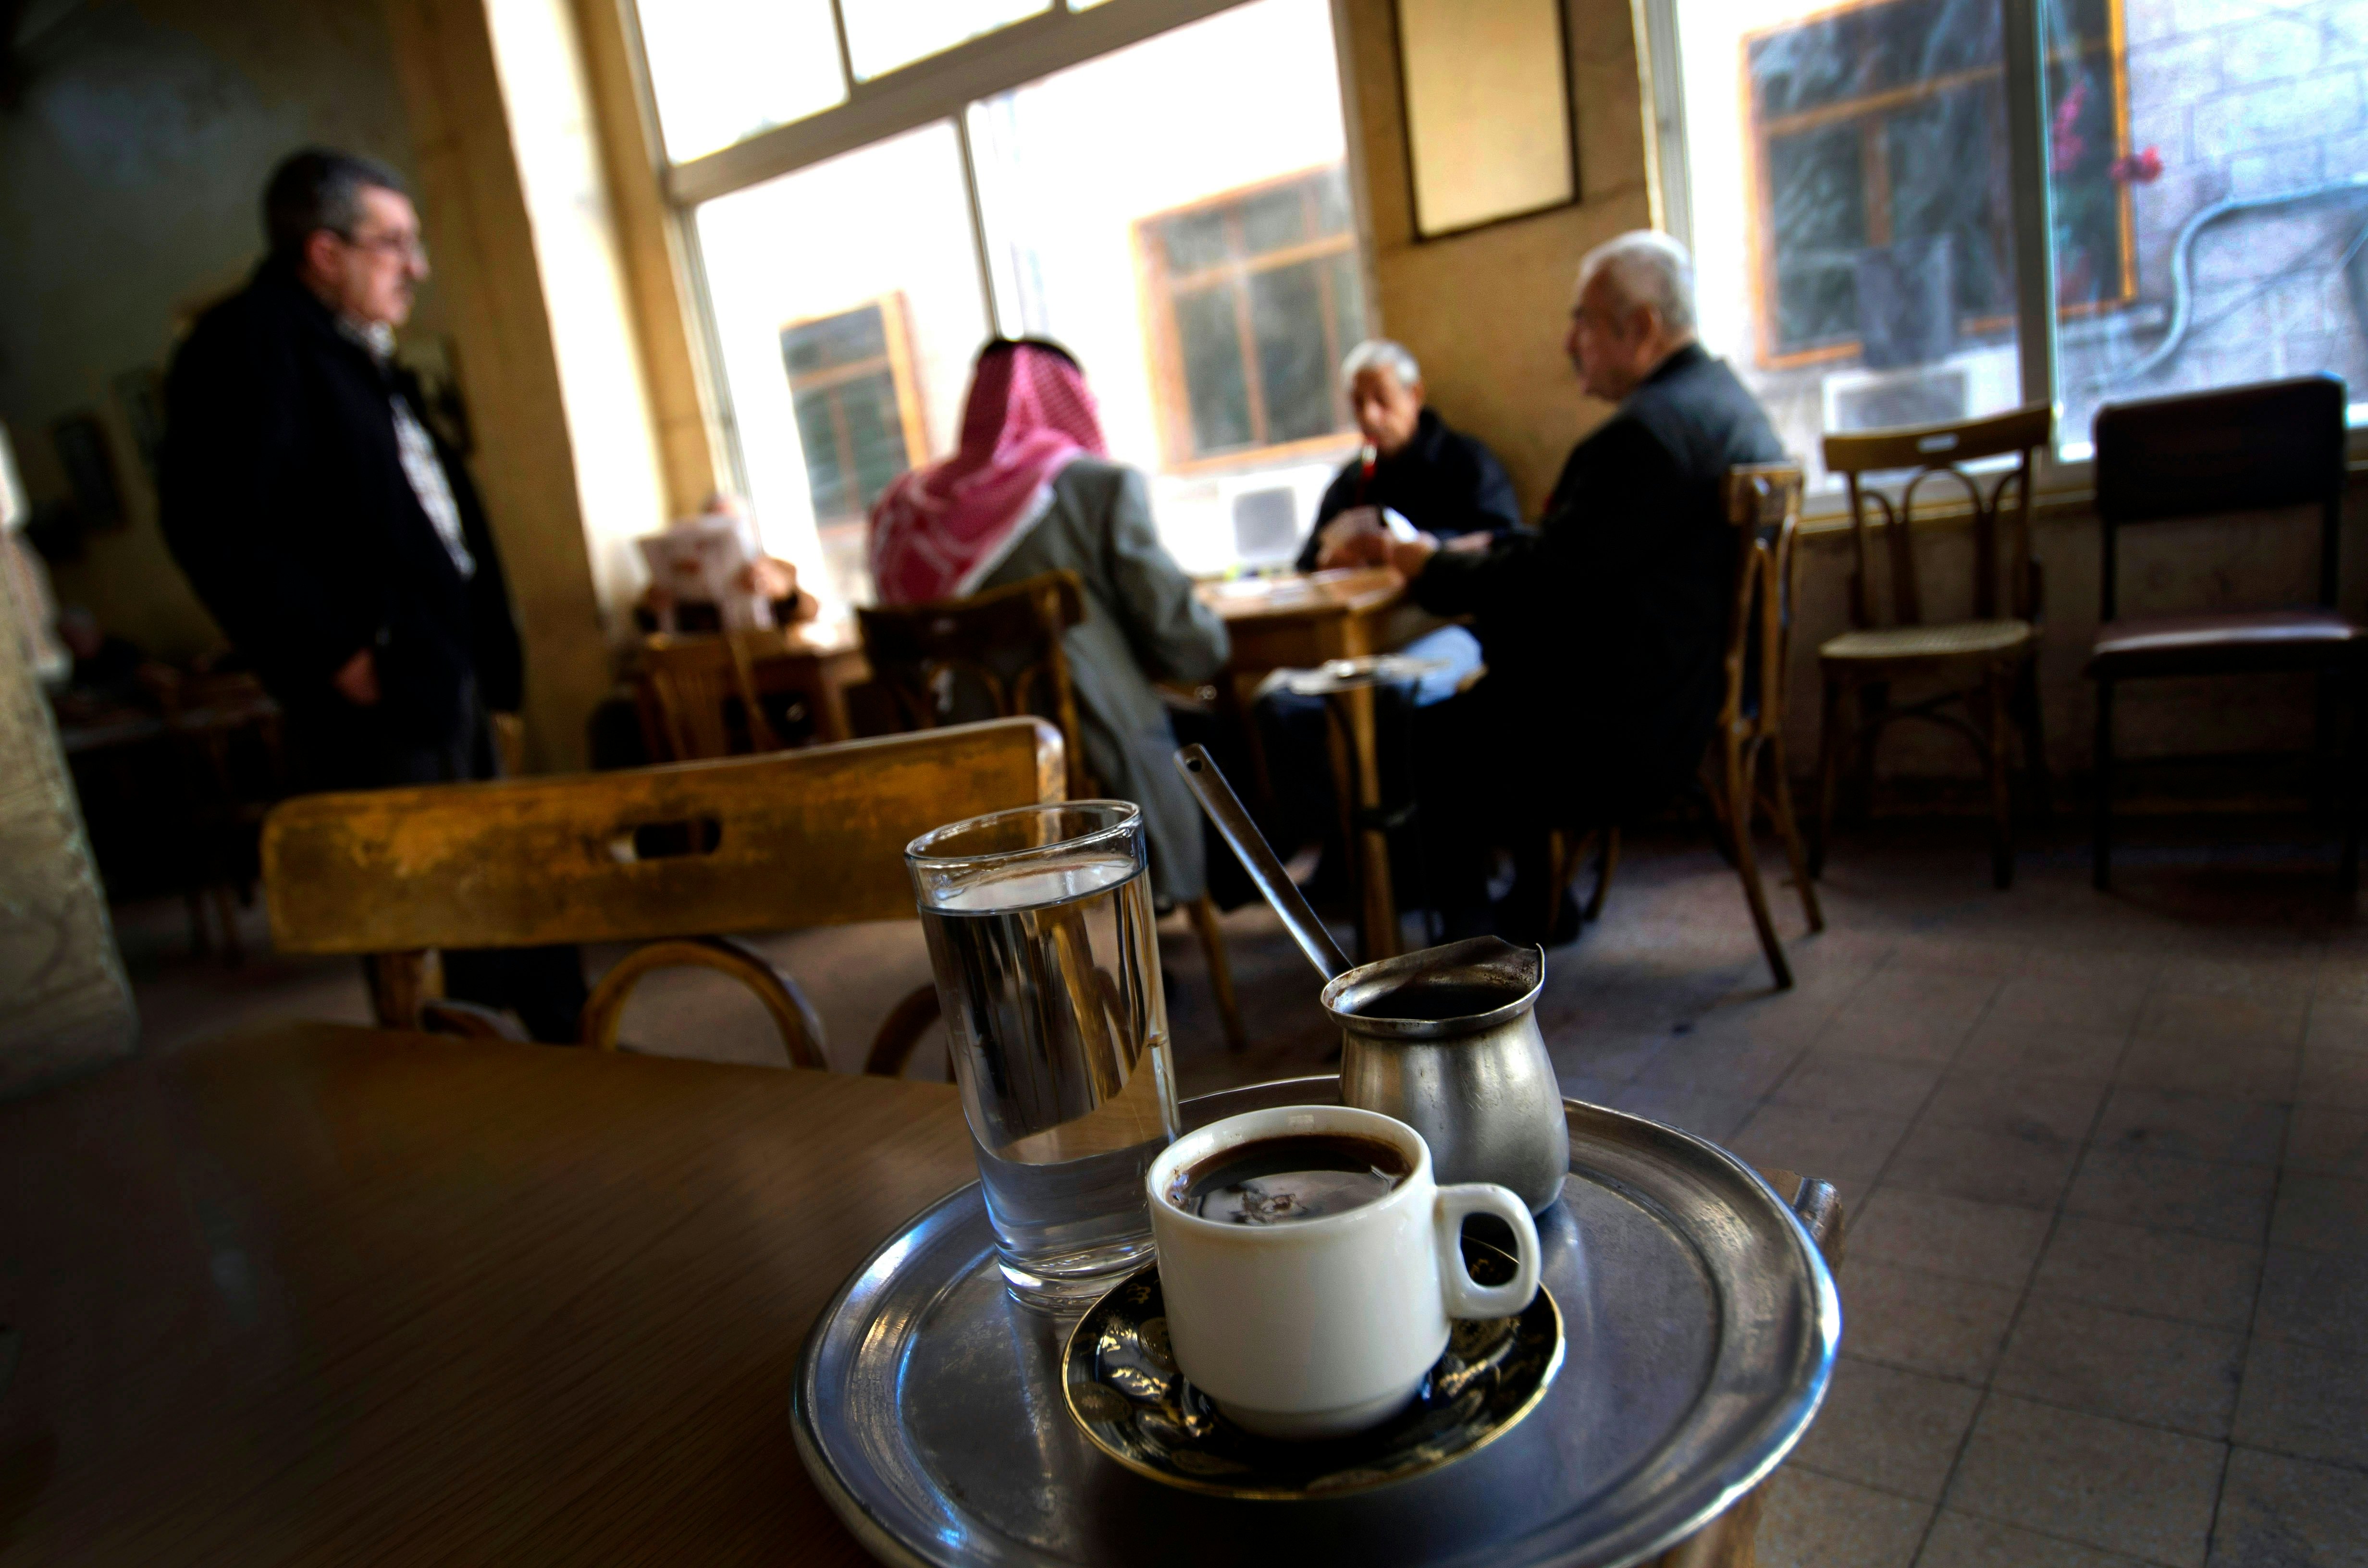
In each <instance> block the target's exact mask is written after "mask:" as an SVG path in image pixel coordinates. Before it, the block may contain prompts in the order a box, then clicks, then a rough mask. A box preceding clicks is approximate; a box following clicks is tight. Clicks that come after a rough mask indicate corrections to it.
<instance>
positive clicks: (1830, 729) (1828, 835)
mask: <svg viewBox="0 0 2368 1568" xmlns="http://www.w3.org/2000/svg"><path fill="white" fill-rule="evenodd" d="M1849 744H1850V743H1849V740H1848V739H1847V737H1845V736H1844V735H1843V733H1842V687H1841V682H1839V681H1838V680H1835V679H1834V678H1833V677H1832V676H1827V677H1826V703H1825V712H1824V716H1823V717H1822V718H1821V719H1820V720H1819V722H1818V729H1817V836H1816V842H1815V843H1813V844H1811V845H1810V846H1809V875H1811V876H1812V877H1822V876H1824V875H1825V874H1826V846H1827V843H1828V842H1830V841H1831V839H1832V838H1833V835H1834V790H1836V789H1837V788H1839V785H1840V783H1841V771H1842V755H1843V753H1844V751H1845V750H1847V749H1848V746H1849Z"/></svg>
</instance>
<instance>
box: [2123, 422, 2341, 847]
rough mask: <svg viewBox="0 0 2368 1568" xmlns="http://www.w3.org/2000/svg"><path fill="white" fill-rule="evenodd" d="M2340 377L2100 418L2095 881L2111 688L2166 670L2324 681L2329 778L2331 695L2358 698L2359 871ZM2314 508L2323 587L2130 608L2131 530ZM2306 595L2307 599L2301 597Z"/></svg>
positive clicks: (2322, 714)
mask: <svg viewBox="0 0 2368 1568" xmlns="http://www.w3.org/2000/svg"><path fill="white" fill-rule="evenodd" d="M2348 397H2349V394H2348V393H2347V392H2346V391H2345V389H2344V385H2343V382H2342V381H2340V380H2338V379H2337V378H2336V377H2333V376H2327V375H2317V376H2300V377H2296V378H2294V380H2292V381H2264V382H2261V383H2260V384H2259V385H2255V386H2246V387H2231V388H2228V389H2226V390H2224V391H2220V392H2202V393H2197V394H2193V395H2191V396H2184V397H2165V398H2150V399H2146V400H2145V401H2143V402H2137V403H2108V404H2106V405H2105V406H2104V407H2102V408H2100V409H2099V410H2098V411H2097V418H2096V423H2095V425H2094V426H2093V433H2094V435H2095V438H2096V449H2097V523H2098V527H2099V529H2100V532H2101V534H2102V535H2103V541H2104V559H2103V562H2102V567H2103V570H2102V573H2101V595H2100V597H2101V601H2102V602H2101V603H2100V606H2099V609H2098V621H2099V626H2098V630H2097V641H2096V645H2095V647H2094V649H2093V650H2092V652H2091V653H2090V657H2089V676H2090V677H2091V678H2092V679H2094V680H2095V681H2096V683H2097V787H2096V799H2095V801H2094V803H2093V811H2094V829H2095V845H2094V849H2093V868H2092V871H2093V877H2094V880H2095V881H2096V884H2097V886H2098V887H2099V888H2100V889H2101V888H2104V887H2107V886H2109V885H2110V884H2111V881H2112V798H2113V783H2114V778H2113V775H2114V757H2113V689H2114V687H2115V685H2116V684H2117V683H2118V682H2121V681H2124V680H2134V679H2141V678H2146V677H2150V676H2200V675H2237V674H2243V673H2247V672H2252V671H2263V670H2304V671H2311V672H2315V673H2317V676H2319V724H2318V750H2319V753H2320V760H2321V764H2322V767H2326V768H2328V769H2329V770H2330V771H2331V772H2332V771H2334V770H2333V768H2332V760H2333V759H2332V758H2331V757H2330V756H2328V754H2329V753H2330V752H2331V751H2332V749H2333V743H2334V724H2333V711H2332V701H2333V699H2334V696H2335V693H2336V688H2337V687H2339V686H2348V687H2349V689H2350V690H2351V694H2352V697H2353V737H2352V741H2351V757H2350V758H2349V759H2348V760H2347V761H2346V762H2345V763H2344V764H2343V766H2342V767H2341V768H2340V772H2339V773H2336V778H2337V785H2336V793H2337V796H2338V799H2339V801H2340V807H2339V810H2340V815H2341V817H2342V820H2343V824H2344V825H2343V860H2342V866H2341V869H2340V880H2341V881H2342V884H2343V886H2344V888H2345V889H2346V890H2347V891H2348V890H2350V889H2351V887H2353V886H2354V885H2355V884H2356V882H2357V881H2358V877H2359V865H2360V815H2359V794H2360V780H2359V778H2358V770H2359V756H2360V750H2361V743H2360V737H2361V733H2362V723H2363V722H2368V631H2363V630H2362V627H2361V626H2360V625H2359V624H2357V623H2356V622H2354V621H2352V620H2351V619H2350V618H2348V617H2346V616H2345V615H2343V614H2342V613H2341V612H2340V611H2339V610H2338V609H2337V608H2335V596H2336V587H2337V579H2338V566H2339V562H2338V559H2337V555H2338V550H2339V536H2340V532H2341V528H2342V515H2343V486H2344V415H2345V404H2346V402H2347V400H2348ZM2296 507H2306V508H2309V509H2310V510H2313V511H2315V512H2317V521H2318V572H2317V582H2316V583H2315V584H2313V585H2311V587H2310V588H2309V589H2307V590H2305V593H2306V594H2308V596H2309V602H2306V603H2303V604H2300V605H2295V606H2293V607H2291V608H2270V609H2247V610H2225V609H2224V610H2217V611H2206V612H2200V613H2199V612H2191V613H2186V614H2178V615H2147V616H2126V617H2125V616H2123V614H2122V613H2121V541H2120V535H2121V530H2122V529H2123V528H2130V527H2134V526H2136V525H2138V524H2142V523H2156V522H2168V521H2172V520H2176V519H2180V518H2192V517H2225V516H2227V515H2228V514H2231V513H2238V512H2269V511H2276V510H2284V509H2290V508H2296ZM2296 597H2297V598H2298V599H2299V598H2302V597H2304V596H2303V595H2299V594H2298V595H2297V596H2296Z"/></svg>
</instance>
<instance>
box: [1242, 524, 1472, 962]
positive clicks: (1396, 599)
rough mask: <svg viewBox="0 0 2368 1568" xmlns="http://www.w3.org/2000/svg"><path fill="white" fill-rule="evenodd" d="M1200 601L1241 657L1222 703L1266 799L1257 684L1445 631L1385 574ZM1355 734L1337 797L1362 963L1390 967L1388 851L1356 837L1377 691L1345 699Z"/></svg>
mask: <svg viewBox="0 0 2368 1568" xmlns="http://www.w3.org/2000/svg"><path fill="white" fill-rule="evenodd" d="M1199 593H1200V597H1201V603H1203V604H1205V605H1207V606H1208V607H1209V608H1212V609H1213V610H1215V611H1216V612H1217V614H1218V616H1219V617H1220V618H1222V619H1224V623H1225V631H1226V633H1227V635H1228V637H1229V638H1230V640H1231V641H1232V643H1233V655H1232V657H1231V659H1230V660H1229V661H1228V662H1227V664H1226V666H1225V683H1224V686H1223V687H1220V690H1219V695H1220V697H1221V699H1223V700H1224V703H1225V706H1226V709H1227V710H1228V711H1229V712H1230V713H1231V714H1232V715H1234V716H1235V719H1236V720H1237V722H1240V723H1241V725H1242V728H1243V730H1244V732H1245V733H1247V735H1248V736H1249V743H1250V747H1251V756H1252V758H1253V763H1254V766H1255V767H1256V768H1257V770H1258V780H1257V782H1258V790H1259V792H1260V793H1261V794H1263V795H1266V796H1268V797H1269V798H1271V797H1272V794H1273V784H1272V780H1271V778H1270V776H1269V773H1268V770H1267V759H1266V754H1265V750H1264V748H1263V746H1262V745H1261V744H1260V741H1259V737H1258V727H1257V726H1256V725H1255V724H1253V723H1251V722H1249V720H1248V715H1249V711H1250V704H1251V701H1252V699H1253V698H1254V696H1255V694H1256V692H1257V689H1258V683H1259V682H1260V681H1261V680H1263V679H1264V678H1265V677H1266V676H1268V675H1269V674H1270V673H1272V672H1273V671H1275V670H1279V669H1313V668H1315V667H1317V666H1319V665H1323V664H1325V663H1326V662H1327V661H1329V660H1332V659H1354V658H1359V657H1361V656H1363V655H1365V654H1368V653H1392V652H1395V650H1397V649H1399V648H1403V647H1405V646H1406V644H1407V643H1408V642H1413V641H1414V640H1415V638H1417V637H1418V636H1420V635H1421V634H1422V633H1423V632H1425V631H1429V630H1430V629H1431V628H1433V627H1435V626H1438V625H1440V620H1439V619H1438V618H1436V617H1434V616H1432V615H1430V614H1429V613H1428V612H1427V611H1425V610H1424V609H1422V608H1421V607H1419V606H1417V604H1415V603H1414V601H1413V600H1412V599H1410V598H1409V597H1407V596H1406V579H1405V578H1403V577H1401V576H1399V575H1398V574H1396V573H1395V572H1393V571H1391V570H1390V569H1389V568H1387V567H1383V566H1376V567H1361V568H1356V569H1352V570H1347V571H1336V572H1315V573H1311V574H1304V575H1301V574H1292V575H1289V576H1280V577H1237V578H1233V579H1231V580H1228V581H1224V582H1212V583H1203V584H1201V585H1200V587H1199ZM1338 708H1339V711H1340V712H1341V714H1342V716H1343V719H1344V726H1343V727H1344V728H1345V729H1346V731H1347V735H1346V749H1345V751H1344V750H1343V748H1342V746H1341V745H1339V744H1335V746H1334V748H1333V751H1334V755H1333V757H1332V771H1333V783H1334V798H1335V799H1336V800H1338V801H1339V802H1340V833H1341V839H1340V841H1341V842H1342V843H1343V844H1349V845H1354V846H1356V850H1355V854H1356V856H1357V861H1358V865H1357V872H1358V875H1357V887H1358V901H1357V956H1358V959H1359V960H1360V962H1362V961H1370V960H1373V959H1383V958H1389V957H1392V956H1394V955H1395V954H1396V953H1397V952H1399V951H1400V950H1401V949H1403V947H1404V944H1403V942H1402V941H1401V940H1400V938H1399V934H1398V911H1397V900H1396V897H1395V894H1394V892H1393V891H1392V889H1391V886H1390V863H1389V842H1388V839H1387V838H1386V837H1385V836H1383V835H1382V834H1381V833H1379V832H1363V833H1360V832H1358V831H1356V830H1355V826H1354V823H1353V819H1352V815H1351V807H1352V802H1355V803H1361V804H1363V805H1365V806H1367V807H1369V808H1370V807H1372V806H1374V805H1376V804H1377V803H1378V796H1377V795H1375V796H1374V799H1372V800H1366V801H1361V802H1356V796H1357V794H1358V793H1359V792H1360V791H1362V792H1363V793H1365V794H1369V795H1373V794H1374V792H1375V791H1376V790H1378V783H1377V781H1378V779H1379V778H1380V773H1379V771H1378V768H1377V767H1376V759H1375V754H1374V725H1373V700H1372V691H1371V690H1370V689H1365V690H1359V691H1352V692H1347V693H1344V694H1343V695H1342V699H1341V700H1340V702H1339V704H1338Z"/></svg>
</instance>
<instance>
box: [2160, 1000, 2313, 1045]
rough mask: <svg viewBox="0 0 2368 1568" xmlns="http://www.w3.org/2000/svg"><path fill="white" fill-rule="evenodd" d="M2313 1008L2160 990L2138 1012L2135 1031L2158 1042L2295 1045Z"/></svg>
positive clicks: (2293, 1002)
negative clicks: (2184, 994)
mask: <svg viewBox="0 0 2368 1568" xmlns="http://www.w3.org/2000/svg"><path fill="white" fill-rule="evenodd" d="M2308 1012H2309V1003H2308V1002H2307V1001H2306V1000H2305V999H2304V998H2303V997H2299V996H2297V997H2293V998H2290V999H2288V1000H2284V1001H2275V1002H2272V1001H2260V1000H2254V999H2249V998H2244V997H2235V996H2182V995H2179V994H2175V993H2171V992H2166V991H2160V990H2157V991H2156V992H2154V993H2152V994H2149V995H2148V996H2147V997H2146V1006H2144V1007H2142V1008H2141V1009H2139V1012H2138V1018H2137V1032H2138V1033H2139V1034H2140V1035H2141V1036H2146V1037H2150V1038H2153V1039H2157V1040H2199V1041H2205V1040H2208V1041H2211V1042H2213V1043H2215V1044H2231V1045H2258V1046H2296V1045H2300V1044H2301V1043H2302V1031H2303V1022H2304V1019H2305V1016H2306V1015H2307V1014H2308Z"/></svg>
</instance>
